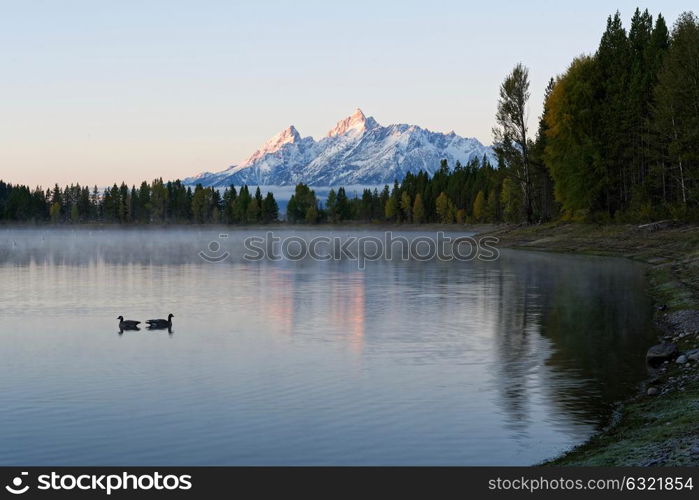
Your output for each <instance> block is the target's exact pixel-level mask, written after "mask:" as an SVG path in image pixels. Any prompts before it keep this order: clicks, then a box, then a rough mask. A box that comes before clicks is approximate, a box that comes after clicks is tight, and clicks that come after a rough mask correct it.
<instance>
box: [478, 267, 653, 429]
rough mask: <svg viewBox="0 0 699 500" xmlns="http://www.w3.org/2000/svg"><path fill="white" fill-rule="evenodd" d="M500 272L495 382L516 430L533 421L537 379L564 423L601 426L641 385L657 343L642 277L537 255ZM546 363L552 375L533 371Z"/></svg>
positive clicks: (495, 283) (497, 280) (629, 271)
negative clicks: (573, 420) (568, 419)
mask: <svg viewBox="0 0 699 500" xmlns="http://www.w3.org/2000/svg"><path fill="white" fill-rule="evenodd" d="M500 265H501V266H502V267H501V269H499V270H498V271H499V272H498V273H496V274H495V276H494V278H493V279H492V280H491V281H490V283H491V284H492V286H494V287H497V290H498V293H497V297H498V299H497V307H498V308H499V309H498V319H497V325H498V328H497V338H496V346H497V351H498V357H499V358H500V364H499V378H498V380H499V386H500V391H501V394H502V397H503V406H504V409H505V411H506V413H507V415H508V418H510V419H511V422H512V425H513V427H514V428H517V427H519V428H523V427H524V424H521V422H523V421H524V420H526V419H527V418H528V416H529V412H528V411H527V406H528V405H529V404H530V399H531V397H530V390H531V384H529V383H528V380H531V378H532V377H538V378H539V383H538V384H536V386H537V387H543V388H545V389H547V391H548V399H549V400H550V402H551V404H552V405H553V406H555V407H558V408H559V409H560V411H561V412H562V413H563V414H564V415H571V414H572V415H575V416H576V417H577V419H578V420H579V421H584V422H599V421H600V416H601V415H603V414H604V413H606V412H607V411H608V408H609V406H608V405H609V404H610V403H612V402H614V401H617V400H619V399H620V398H623V397H624V396H625V395H627V394H628V391H629V390H632V388H633V386H634V384H636V383H637V382H638V381H639V380H640V378H641V377H642V375H643V359H644V358H643V355H644V352H645V349H646V347H647V344H648V343H649V342H650V341H652V338H653V332H652V329H651V328H650V324H651V322H650V316H649V315H650V311H651V308H650V305H649V304H648V303H646V301H645V300H643V297H642V294H641V293H639V290H640V289H641V287H642V286H643V283H642V276H640V273H639V271H638V269H637V268H634V267H633V266H632V265H630V264H629V263H626V262H624V261H620V260H619V261H616V260H611V261H610V260H604V259H590V258H578V257H562V256H549V255H537V254H530V255H523V254H519V255H516V256H515V255H507V256H505V257H503V259H502V261H501V263H500ZM547 341H550V342H547ZM547 346H550V349H547ZM542 362H545V365H546V367H548V369H544V367H543V366H541V365H539V366H538V367H537V366H535V364H536V363H542Z"/></svg>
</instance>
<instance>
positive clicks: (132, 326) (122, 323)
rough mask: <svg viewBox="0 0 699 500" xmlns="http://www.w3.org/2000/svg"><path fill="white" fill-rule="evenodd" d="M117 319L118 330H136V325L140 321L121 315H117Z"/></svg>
mask: <svg viewBox="0 0 699 500" xmlns="http://www.w3.org/2000/svg"><path fill="white" fill-rule="evenodd" d="M117 319H118V320H119V329H120V330H138V329H139V328H138V325H139V324H140V323H141V322H140V321H134V320H132V319H124V317H123V316H117Z"/></svg>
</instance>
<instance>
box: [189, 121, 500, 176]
mask: <svg viewBox="0 0 699 500" xmlns="http://www.w3.org/2000/svg"><path fill="white" fill-rule="evenodd" d="M483 156H485V157H487V158H488V160H489V161H490V162H491V164H493V165H495V164H496V159H495V154H494V152H493V150H492V148H491V147H489V146H484V145H483V144H481V143H480V142H479V141H478V140H477V139H475V138H465V137H461V136H458V135H456V134H455V133H454V132H450V133H448V134H442V133H439V132H432V131H430V130H427V129H424V128H421V127H418V126H416V125H407V124H396V125H387V126H382V125H379V124H378V123H377V122H376V120H374V118H372V117H368V118H367V117H366V116H365V115H364V113H363V112H362V110H361V109H359V108H357V110H356V111H355V112H354V113H353V114H352V115H350V116H348V117H347V118H345V119H343V120H340V121H339V122H337V125H336V126H335V127H334V128H333V129H332V130H330V131H329V132H328V133H327V134H326V136H325V137H323V138H322V139H320V140H315V139H313V137H301V134H299V132H298V130H296V128H295V127H294V126H293V125H291V126H289V127H288V128H286V129H284V130H282V131H281V132H280V133H278V134H277V135H275V136H274V137H272V138H271V139H270V140H269V141H267V142H266V143H265V144H264V145H263V146H262V147H261V148H260V149H258V150H257V151H255V152H254V153H253V154H252V155H250V157H248V159H246V160H245V161H244V162H243V163H241V164H239V165H233V166H231V167H229V168H227V169H225V170H223V171H221V172H216V173H212V172H203V173H201V174H199V175H196V176H194V177H188V178H187V179H185V180H184V182H185V183H186V184H197V183H201V184H203V185H204V186H216V187H219V186H220V187H223V186H229V185H231V184H234V185H242V184H248V185H251V186H255V185H259V186H290V185H295V184H298V183H299V182H303V183H305V184H308V185H311V186H341V185H345V186H347V185H358V184H364V185H372V184H373V185H376V184H387V183H392V182H393V181H394V180H398V181H400V180H402V179H403V177H405V174H406V173H407V172H413V173H417V172H418V171H420V170H424V171H426V172H427V173H428V174H430V175H432V174H433V173H434V172H435V171H436V170H437V169H439V166H440V162H441V160H443V159H446V160H447V161H448V163H449V165H450V167H453V166H454V165H455V164H456V162H457V161H460V162H461V163H462V164H465V163H467V162H468V161H469V160H471V159H474V158H478V159H482V158H483Z"/></svg>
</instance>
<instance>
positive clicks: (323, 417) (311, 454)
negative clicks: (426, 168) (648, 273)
mask: <svg viewBox="0 0 699 500" xmlns="http://www.w3.org/2000/svg"><path fill="white" fill-rule="evenodd" d="M223 231H228V233H226V234H228V236H227V237H225V238H221V234H222V232H223ZM265 231H266V229H262V230H231V229H230V228H226V229H225V230H224V229H218V228H212V229H208V228H205V229H184V230H179V229H163V230H161V229H148V230H144V229H133V230H118V229H87V228H85V229H83V228H80V229H75V230H71V229H59V230H56V229H3V230H0V287H1V290H2V291H1V292H0V318H2V321H3V325H2V328H1V329H0V346H1V348H0V388H1V390H2V394H3V411H2V412H0V429H2V430H1V431H0V464H3V465H20V464H32V465H49V464H51V465H53V464H55V465H58V464H60V465H88V464H90V465H112V464H113V465H116V464H122V465H123V464H133V465H155V464H157V465H170V464H172V465H176V464H182V465H195V464H196V465H205V464H211V465H215V464H220V465H224V464H295V465H296V464H405V465H408V464H473V465H488V464H503V465H504V464H522V465H525V464H532V463H535V462H538V461H540V460H543V459H545V458H548V457H551V456H553V455H556V454H557V453H559V452H561V451H563V450H565V449H567V448H569V447H571V446H573V445H575V444H578V443H580V442H581V441H582V440H584V439H585V438H586V437H587V436H589V435H590V434H591V433H592V432H593V431H594V430H595V429H596V428H598V427H599V426H600V425H603V424H604V423H606V420H607V418H608V416H609V411H610V406H611V404H612V403H613V402H614V401H616V400H618V399H620V398H623V397H625V396H626V395H628V394H630V393H632V392H633V391H634V390H635V389H636V384H637V383H638V381H639V380H640V379H641V378H642V377H643V375H644V373H645V372H644V365H643V360H644V357H643V356H644V353H645V349H646V347H647V346H648V345H649V344H650V343H652V341H653V338H654V332H653V330H652V325H651V307H650V303H649V299H648V298H647V297H646V295H645V294H644V292H643V290H644V287H645V282H644V277H643V270H642V268H640V267H639V266H637V265H635V264H634V263H631V262H627V261H624V260H619V259H608V258H597V257H580V256H565V255H552V254H544V253H534V252H520V251H503V252H502V254H501V257H500V259H499V260H497V261H495V262H482V261H478V260H475V261H473V262H458V261H452V262H439V261H429V262H417V261H407V262H405V261H398V260H395V261H385V260H380V261H377V262H368V263H367V264H366V268H365V269H364V270H360V269H358V268H357V264H356V262H352V261H348V260H342V261H339V262H335V261H327V262H317V261H313V260H310V259H305V260H303V261H301V262H288V261H278V262H269V261H262V262H246V261H244V260H243V259H242V258H240V256H241V255H242V250H243V239H244V238H245V237H246V236H250V235H253V234H254V235H262V234H264V232H265ZM275 234H278V235H279V236H282V237H283V236H284V235H291V234H298V235H301V236H302V237H304V238H312V237H313V236H317V235H327V236H334V235H337V234H347V235H350V234H370V235H371V234H373V235H376V236H377V237H379V238H382V237H383V233H380V232H370V231H364V232H361V233H358V232H355V231H349V230H347V231H343V230H342V231H333V232H330V231H324V232H323V231H314V230H303V231H298V232H294V231H290V230H280V231H277V230H275ZM405 234H407V235H408V236H409V237H416V236H420V235H428V236H434V234H431V233H419V232H410V233H405ZM211 241H220V242H221V251H223V250H227V251H229V252H230V254H231V258H229V259H226V260H225V261H224V262H222V263H218V264H213V263H207V262H205V261H203V260H202V259H201V257H200V256H199V255H198V254H199V252H200V251H202V250H206V249H207V248H208V247H207V245H208V244H209V243H210V242H211ZM168 313H173V314H174V315H175V318H174V320H173V321H174V327H173V330H172V333H171V334H169V333H168V332H167V331H166V330H164V331H148V330H145V329H142V330H141V331H125V332H123V334H120V333H119V329H118V320H116V319H115V318H116V316H119V315H123V316H124V317H125V318H127V319H135V320H140V321H144V320H146V319H150V318H165V317H167V315H168Z"/></svg>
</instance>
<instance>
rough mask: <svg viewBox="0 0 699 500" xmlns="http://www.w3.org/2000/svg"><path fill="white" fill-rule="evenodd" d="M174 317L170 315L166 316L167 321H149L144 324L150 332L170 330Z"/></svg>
mask: <svg viewBox="0 0 699 500" xmlns="http://www.w3.org/2000/svg"><path fill="white" fill-rule="evenodd" d="M174 317H175V315H174V314H172V313H170V314H168V316H167V319H149V320H147V321H146V324H147V325H148V328H149V329H151V330H162V329H165V328H167V329H168V330H169V329H170V328H172V318H174Z"/></svg>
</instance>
